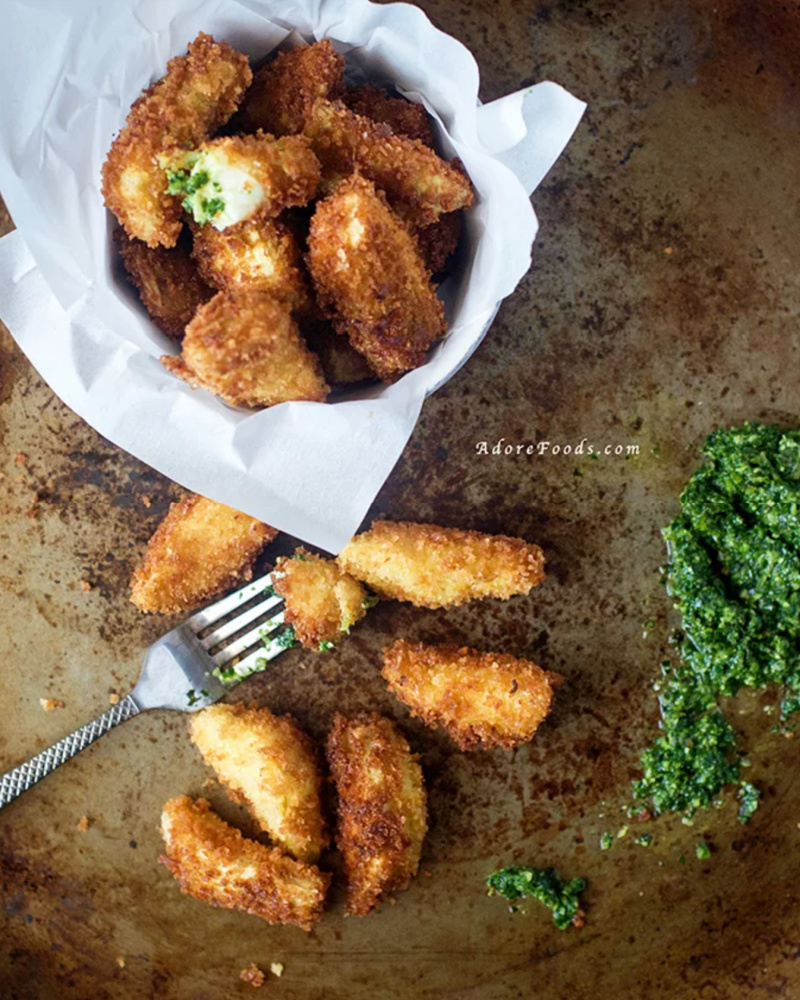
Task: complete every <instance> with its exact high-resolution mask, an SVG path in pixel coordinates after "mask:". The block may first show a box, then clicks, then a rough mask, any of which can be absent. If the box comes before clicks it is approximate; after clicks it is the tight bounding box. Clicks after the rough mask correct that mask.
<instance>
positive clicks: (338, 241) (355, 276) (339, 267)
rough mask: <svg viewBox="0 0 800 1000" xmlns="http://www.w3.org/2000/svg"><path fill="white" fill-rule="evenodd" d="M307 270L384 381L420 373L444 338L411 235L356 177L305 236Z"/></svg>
mask: <svg viewBox="0 0 800 1000" xmlns="http://www.w3.org/2000/svg"><path fill="white" fill-rule="evenodd" d="M308 248H309V252H308V258H307V259H308V265H309V269H310V271H311V276H312V278H313V280H314V285H315V287H316V290H317V295H318V300H319V303H320V305H321V306H322V307H323V309H328V310H329V311H330V313H331V317H332V319H333V322H334V326H335V327H336V329H337V330H338V331H339V332H340V333H347V336H348V337H349V339H350V343H351V344H352V345H353V347H355V349H356V350H357V351H359V352H360V353H361V354H363V355H364V357H365V358H366V359H367V361H368V362H369V364H370V366H371V367H372V368H373V370H374V371H375V373H376V374H377V375H378V376H379V377H380V378H382V379H384V380H386V381H392V380H393V379H396V378H398V377H399V376H400V375H402V374H403V372H406V371H410V370H411V369H412V368H417V367H419V365H421V364H422V363H423V362H424V361H425V352H426V351H427V350H428V348H429V347H430V345H431V344H432V343H433V342H434V341H435V340H438V339H439V337H442V336H443V335H444V332H445V321H444V307H443V305H442V303H441V302H440V301H439V300H438V299H437V298H436V293H435V291H434V289H433V286H432V285H431V283H430V280H429V279H430V274H429V273H428V271H427V270H426V268H425V265H424V263H423V261H422V257H421V256H420V254H419V250H418V249H417V245H416V243H415V242H414V239H413V237H412V236H411V234H410V233H409V231H408V230H407V229H406V227H405V226H404V225H403V223H402V222H401V221H400V220H399V219H398V218H397V217H396V216H395V215H394V213H393V212H392V210H391V209H390V208H389V206H388V205H387V203H386V199H385V198H384V197H383V195H382V194H380V192H377V191H376V190H375V186H374V185H373V184H372V183H371V182H370V181H368V180H365V179H364V178H363V177H358V176H355V177H351V178H350V179H349V180H347V181H345V182H344V183H342V184H341V185H340V186H339V187H338V188H337V190H336V191H335V193H334V194H332V195H331V196H330V197H329V198H326V199H325V200H324V201H321V202H319V204H318V205H317V210H316V212H315V214H314V218H313V219H312V220H311V230H310V233H309V237H308Z"/></svg>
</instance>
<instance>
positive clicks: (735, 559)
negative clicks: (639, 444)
mask: <svg viewBox="0 0 800 1000" xmlns="http://www.w3.org/2000/svg"><path fill="white" fill-rule="evenodd" d="M703 451H704V453H705V455H706V456H707V458H708V462H707V463H706V464H705V465H704V466H703V467H702V468H700V469H698V471H697V472H695V474H694V475H693V476H692V478H691V479H690V480H689V482H688V484H687V485H686V488H685V489H684V491H683V493H682V495H681V507H682V510H681V513H680V514H679V515H678V517H677V518H676V519H675V520H674V521H673V522H672V523H671V524H670V525H669V526H668V527H667V528H665V529H664V532H663V534H664V538H665V541H666V543H667V550H668V562H667V567H666V585H667V591H668V593H669V594H670V596H671V597H672V599H673V601H674V603H675V607H676V608H677V610H678V611H679V612H680V614H681V619H682V623H681V632H680V634H679V637H678V644H677V646H678V653H679V662H678V663H677V664H676V665H669V664H668V665H667V666H666V669H665V675H664V680H663V681H662V682H661V683H660V685H659V692H660V693H659V697H660V702H661V715H662V718H661V733H660V735H659V736H658V737H657V738H656V740H655V741H654V742H653V744H652V746H650V747H649V748H648V749H647V750H645V752H644V754H643V755H642V760H641V766H642V770H643V776H642V778H641V779H640V780H639V781H638V782H636V783H635V784H634V795H635V798H636V799H637V801H639V802H642V803H645V804H646V805H647V806H648V807H649V808H650V809H651V810H652V811H653V812H655V813H661V812H665V811H674V812H683V813H686V814H687V815H691V814H692V813H693V812H694V811H695V810H696V809H698V808H701V807H705V806H708V805H709V804H710V803H711V801H712V800H713V799H714V798H715V796H716V795H717V794H718V793H719V791H720V790H721V789H722V788H723V787H724V786H725V785H728V784H732V783H736V782H738V784H739V793H738V797H739V801H740V808H739V819H740V820H741V821H742V822H747V820H748V819H749V818H750V817H751V816H752V815H753V813H754V812H755V810H756V808H757V806H758V800H759V791H758V789H757V788H755V786H753V785H752V784H750V783H749V782H745V781H741V780H740V778H741V756H742V754H741V751H738V750H737V747H736V736H735V734H734V731H733V729H732V728H731V726H730V724H729V723H728V720H727V719H726V718H725V716H724V714H723V713H722V711H721V710H720V708H719V705H718V700H719V699H720V698H721V697H723V696H727V695H733V694H736V692H737V691H739V690H740V689H741V688H742V687H749V688H762V687H764V686H766V685H767V684H773V683H774V684H779V685H782V686H783V689H784V694H783V700H782V702H781V715H782V719H784V720H785V719H786V718H787V717H788V716H789V715H790V714H791V713H792V712H795V711H797V709H798V708H800V516H798V515H799V514H800V430H789V431H784V430H781V429H780V428H778V427H773V426H767V425H762V424H758V423H747V424H744V425H743V426H742V427H736V428H731V429H726V430H719V431H716V432H715V433H714V434H712V435H711V436H710V437H709V438H708V440H707V441H706V443H705V445H704V448H703Z"/></svg>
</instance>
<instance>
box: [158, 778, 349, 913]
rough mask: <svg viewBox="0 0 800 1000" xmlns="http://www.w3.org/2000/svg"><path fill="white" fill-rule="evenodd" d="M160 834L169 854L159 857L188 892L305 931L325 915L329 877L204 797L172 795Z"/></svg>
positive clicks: (230, 908) (208, 901)
mask: <svg viewBox="0 0 800 1000" xmlns="http://www.w3.org/2000/svg"><path fill="white" fill-rule="evenodd" d="M161 834H162V836H163V838H164V844H165V848H166V857H163V856H162V857H161V858H159V861H160V862H161V863H162V864H163V865H165V866H166V867H167V868H168V869H169V871H170V872H171V873H172V874H173V875H174V876H175V878H176V879H178V881H179V882H180V884H181V891H182V892H185V893H186V894H187V895H188V896H194V898H195V899H199V900H200V901H201V902H203V903H210V904H211V905H212V906H220V907H223V908H224V909H226V910H244V912H245V913H251V914H252V915H253V916H254V917H261V919H262V920H266V921H267V923H268V924H295V925H297V926H298V927H302V928H303V930H305V931H309V930H311V927H312V925H313V924H315V923H316V922H317V920H319V918H320V917H321V916H322V907H323V905H324V903H325V894H326V892H327V890H328V885H329V884H330V879H331V877H330V875H328V874H326V873H324V872H321V871H320V870H319V868H317V867H315V866H314V865H307V864H304V863H303V862H302V861H295V860H294V858H290V857H288V856H287V855H285V854H281V852H280V849H279V848H277V847H272V848H270V847H264V845H263V844H259V843H257V841H255V840H247V839H246V838H245V837H243V836H242V835H241V833H240V832H239V831H238V830H236V829H234V827H232V826H228V824H227V823H226V822H225V821H224V820H222V819H221V818H220V817H219V816H217V814H216V813H215V812H214V811H213V810H212V808H211V805H210V804H209V803H208V802H207V801H206V800H205V799H197V800H196V801H194V802H193V801H192V800H191V799H190V798H189V797H188V795H179V796H177V798H174V799H170V801H169V802H167V804H166V805H165V806H164V811H163V813H162V814H161Z"/></svg>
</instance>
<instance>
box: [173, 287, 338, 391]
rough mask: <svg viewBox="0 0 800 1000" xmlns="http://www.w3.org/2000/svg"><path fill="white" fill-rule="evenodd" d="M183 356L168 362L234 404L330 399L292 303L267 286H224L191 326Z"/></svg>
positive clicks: (180, 374)
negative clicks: (229, 288) (265, 289)
mask: <svg viewBox="0 0 800 1000" xmlns="http://www.w3.org/2000/svg"><path fill="white" fill-rule="evenodd" d="M182 350H183V353H182V355H181V356H180V357H172V356H169V355H165V356H164V357H162V358H161V363H162V364H163V365H164V367H165V368H166V369H167V370H168V371H170V372H172V374H173V375H177V376H178V377H179V378H182V379H184V380H185V381H186V382H188V383H189V384H190V385H191V386H193V387H194V388H201V389H207V390H208V391H209V392H213V393H214V394H215V395H217V396H219V397H220V398H221V399H224V400H225V402H226V403H230V405H231V406H249V407H254V408H259V407H265V406H274V405H276V404H277V403H284V402H287V401H289V400H313V401H316V402H324V400H325V397H326V396H327V394H328V391H329V388H328V385H327V383H326V382H325V380H324V378H323V376H322V368H321V367H320V363H319V359H318V358H317V357H316V356H315V355H313V354H312V353H311V351H309V349H308V347H307V346H306V343H305V341H304V340H303V338H302V337H301V336H300V332H299V330H298V329H297V325H296V323H295V322H294V320H293V319H292V317H291V313H290V311H289V307H288V306H287V305H286V304H285V303H284V302H280V301H278V299H276V298H274V297H273V296H272V295H270V294H268V293H267V292H255V291H236V292H218V293H217V294H216V295H215V296H214V298H213V299H211V301H210V302H208V303H207V304H206V305H204V306H202V307H201V308H200V309H198V310H197V313H196V314H195V317H194V319H193V320H192V322H191V323H190V324H189V325H188V326H187V327H186V336H185V337H184V338H183V345H182Z"/></svg>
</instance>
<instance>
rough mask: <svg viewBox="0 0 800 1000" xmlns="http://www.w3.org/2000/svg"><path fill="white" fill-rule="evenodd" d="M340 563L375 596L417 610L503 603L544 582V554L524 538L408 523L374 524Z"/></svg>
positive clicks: (343, 553) (348, 547) (351, 544)
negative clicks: (492, 601) (488, 601)
mask: <svg viewBox="0 0 800 1000" xmlns="http://www.w3.org/2000/svg"><path fill="white" fill-rule="evenodd" d="M338 562H339V565H340V566H341V567H342V569H343V570H345V572H347V573H350V575H351V576H354V577H355V578H356V579H357V580H361V581H363V582H364V583H366V584H367V586H368V587H370V588H371V589H372V590H374V591H375V593H376V594H378V596H380V597H386V598H394V599H395V600H398V601H410V602H411V603H412V604H414V605H416V606H417V607H419V608H448V607H455V606H456V605H458V604H464V603H465V602H466V601H474V600H478V599H480V598H484V597H499V598H501V599H503V600H506V599H508V598H509V597H511V596H512V595H513V594H527V593H528V591H529V590H530V589H531V588H532V587H535V586H537V584H539V583H541V582H542V580H544V555H543V553H542V550H541V549H540V548H539V546H538V545H533V544H531V543H529V542H526V541H524V539H522V538H509V537H508V536H507V535H485V534H482V533H481V532H479V531H462V530H461V529H460V528H442V527H440V526H439V525H436V524H413V523H410V522H407V521H375V522H374V523H373V525H372V527H371V528H370V529H369V531H365V532H363V533H362V534H360V535H356V536H355V538H353V539H352V540H351V541H350V542H349V543H348V544H347V545H346V546H345V547H344V549H342V551H341V552H340V553H339V556H338Z"/></svg>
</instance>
